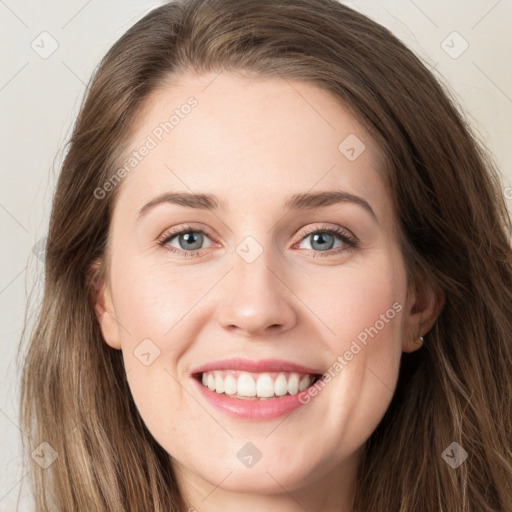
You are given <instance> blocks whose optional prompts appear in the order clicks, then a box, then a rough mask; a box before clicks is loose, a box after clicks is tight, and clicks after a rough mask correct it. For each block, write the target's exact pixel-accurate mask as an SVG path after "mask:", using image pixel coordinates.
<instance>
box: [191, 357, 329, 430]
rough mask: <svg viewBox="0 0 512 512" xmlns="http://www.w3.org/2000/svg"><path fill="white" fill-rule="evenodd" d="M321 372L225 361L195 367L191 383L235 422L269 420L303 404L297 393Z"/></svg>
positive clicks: (269, 363) (282, 363)
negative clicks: (237, 420) (233, 418)
mask: <svg viewBox="0 0 512 512" xmlns="http://www.w3.org/2000/svg"><path fill="white" fill-rule="evenodd" d="M322 375H323V372H322V371H320V370H317V369H313V368H307V367H305V366H302V365H298V364H295V363H291V362H287V361H283V360H277V359H267V360H261V361H253V360H249V359H240V358H235V359H226V360H222V361H216V362H213V363H208V364H206V365H204V366H201V367H199V368H196V369H195V370H194V371H193V372H192V373H191V376H192V380H193V382H194V385H195V386H196V387H197V389H198V391H199V393H200V395H201V396H202V397H203V398H204V399H205V400H206V401H207V402H208V403H209V404H210V405H212V406H213V407H215V408H216V409H218V410H220V411H221V412H223V413H225V414H227V415H229V416H231V417H235V418H237V419H248V420H252V421H255V420H270V419H274V418H279V417H281V416H284V415H287V414H290V413H291V412H292V411H293V410H295V409H298V408H300V407H303V406H304V405H306V404H307V403H309V401H308V402H307V403H305V402H303V401H301V400H300V397H301V393H302V392H307V390H308V389H309V388H310V387H311V386H313V385H314V384H315V382H316V381H317V380H318V379H320V378H321V376H322Z"/></svg>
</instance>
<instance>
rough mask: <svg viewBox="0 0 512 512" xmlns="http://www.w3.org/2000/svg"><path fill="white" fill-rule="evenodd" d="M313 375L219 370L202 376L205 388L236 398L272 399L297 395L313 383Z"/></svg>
mask: <svg viewBox="0 0 512 512" xmlns="http://www.w3.org/2000/svg"><path fill="white" fill-rule="evenodd" d="M313 380H314V377H313V375H302V374H299V373H286V372H280V373H250V372H241V371H235V370H222V371H220V370H217V371H213V372H205V373H203V374H202V377H201V382H202V383H203V386H205V387H207V388H208V389H210V391H215V392H216V393H219V394H221V393H225V394H226V395H232V396H236V398H245V399H249V400H250V399H253V400H254V399H255V397H257V398H272V397H276V396H284V395H286V394H290V395H296V394H297V393H299V392H300V391H304V390H305V389H307V388H308V387H309V386H311V384H312V383H313Z"/></svg>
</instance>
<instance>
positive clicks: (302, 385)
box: [299, 375, 311, 391]
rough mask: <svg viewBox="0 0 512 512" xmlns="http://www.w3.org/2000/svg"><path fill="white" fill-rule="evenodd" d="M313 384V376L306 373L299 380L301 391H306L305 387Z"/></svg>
mask: <svg viewBox="0 0 512 512" xmlns="http://www.w3.org/2000/svg"><path fill="white" fill-rule="evenodd" d="M310 384H311V378H310V376H309V375H304V377H302V379H300V382H299V391H304V390H305V389H307V388H309V386H310Z"/></svg>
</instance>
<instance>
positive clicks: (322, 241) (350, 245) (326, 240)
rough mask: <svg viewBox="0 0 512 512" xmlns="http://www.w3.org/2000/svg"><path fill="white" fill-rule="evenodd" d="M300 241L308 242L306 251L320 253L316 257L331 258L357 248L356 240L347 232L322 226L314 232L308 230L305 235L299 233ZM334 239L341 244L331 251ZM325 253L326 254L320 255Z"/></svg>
mask: <svg viewBox="0 0 512 512" xmlns="http://www.w3.org/2000/svg"><path fill="white" fill-rule="evenodd" d="M301 236H302V240H309V242H310V243H309V245H310V248H308V247H306V249H308V250H312V251H315V252H317V253H318V252H320V254H317V255H315V257H316V256H332V255H333V254H338V253H341V252H344V251H348V250H351V249H355V248H356V247H357V243H358V241H357V239H356V238H355V237H354V235H352V234H351V233H350V232H349V231H347V230H345V229H343V228H341V227H335V228H332V227H327V226H322V227H320V228H316V229H315V230H310V231H308V232H306V233H301ZM336 239H338V240H339V241H341V244H340V245H339V246H338V247H337V248H335V249H334V250H333V246H334V244H335V241H336ZM321 253H326V254H321Z"/></svg>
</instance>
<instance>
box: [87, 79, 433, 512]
mask: <svg viewBox="0 0 512 512" xmlns="http://www.w3.org/2000/svg"><path fill="white" fill-rule="evenodd" d="M292 86H293V87H292ZM191 96H193V97H194V98H196V99H197V106H196V107H195V108H193V109H191V111H190V113H189V114H188V115H186V116H183V118H180V121H179V124H177V125H176V126H175V127H174V129H173V130H172V131H170V132H169V133H167V134H165V135H164V136H163V137H162V140H161V141H158V143H157V145H156V147H154V148H152V149H151V151H150V152H149V154H147V156H145V157H144V158H143V159H141V161H140V163H138V165H137V167H136V169H134V170H133V171H132V172H131V173H130V174H129V175H128V176H127V177H126V178H125V180H124V182H123V183H122V184H121V185H119V186H120V190H118V192H119V196H118V198H117V202H116V206H115V210H114V215H113V219H112V225H111V231H110V238H109V248H108V249H109V258H108V268H107V272H108V276H109V279H108V283H106V284H105V286H104V288H103V291H102V293H100V294H99V296H98V301H97V304H96V312H97V315H98V319H99V321H100V324H101V328H102V332H103V336H104V338H105V341H106V343H108V344H109V345H110V346H111V347H114V348H116V349H119V350H122V353H123V358H124V361H125V365H126V368H127V376H128V380H129V384H130V388H131V391H132V394H133V397H134V400H135V403H136V405H137V407H138V409H139V411H140V414H141V416H142V418H143V420H144V421H145V423H146V425H147V427H148V429H149V430H150V432H151V433H152V435H153V436H154V437H155V439H156V440H157V441H158V442H159V443H160V444H161V446H163V447H164V449H165V450H166V451H167V452H168V453H169V454H170V456H171V457H172V460H173V464H174V467H175V468H176V473H177V478H178V482H179V485H180V488H181V489H182V492H183V494H184V495H185V496H186V498H187V502H188V503H189V504H190V506H191V507H195V509H197V510H198V511H201V512H203V511H204V512H213V511H223V512H230V511H237V512H238V511H240V510H244V511H261V510H272V511H274V512H292V511H293V512H295V511H302V510H308V511H311V512H316V511H324V512H330V511H333V512H334V511H336V512H340V511H347V512H348V511H350V510H351V503H352V499H353V493H354V489H355V484H356V472H357V468H358V466H359V463H360V460H361V455H362V453H363V449H364V443H365V441H366V440H367V439H368V437H369V436H370V435H371V433H372V432H373V431H374V430H375V428H376V427H377V425H378V423H379V422H380V420H381V419H382V417H383V415H384V413H385V411H386V409H387V407H388V406H389V403H390V401H391V398H392V395H393V392H394V390H395V388H396V382H397V377H398V371H399V364H400V358H401V354H402V351H407V352H410V351H413V350H416V349H417V348H418V347H419V345H418V344H417V343H416V342H415V338H417V337H418V336H419V335H424V334H425V333H426V332H427V331H428V330H429V329H430V328H431V326H432V324H433V322H434V321H435V318H436V315H437V313H438V308H439V304H438V301H436V299H435V297H434V296H433V294H431V293H423V292H421V291H419V290H415V289H414V288H413V287H412V286H411V285H410V283H408V282H407V279H406V272H405V266H404V261H403V256H402V254H401V251H400V248H399V245H398V239H397V227H396V218H395V213H394V211H393V209H392V203H391V199H390V196H389V192H388V190H387V189H386V186H385V184H384V180H383V172H384V171H383V164H382V157H381V153H380V150H379V148H378V147H377V145H376V144H375V142H374V141H373V140H372V139H371V138H370V136H369V134H368V133H367V132H366V131H365V130H364V129H363V127H362V126H361V125H360V124H359V123H358V122H357V121H356V119H355V118H354V117H353V116H352V115H351V114H350V113H349V112H348V110H347V109H346V108H344V107H343V106H342V105H340V104H339V102H337V101H336V99H335V98H334V97H333V96H331V95H330V94H329V93H328V92H326V91H323V90H321V89H320V88H318V87H316V86H314V85H311V84H306V83H300V82H297V81H291V80H288V81H286V80H284V79H282V78H272V79H259V78H258V79H256V78H251V79H249V78H244V77H241V76H238V75H235V74H231V73H228V72H223V73H221V74H220V75H219V76H217V77H216V75H215V74H212V75H195V74H191V73H189V74H186V75H184V76H183V77H181V78H180V80H179V81H178V82H177V83H174V84H168V85H166V86H165V87H163V88H162V89H161V90H159V91H158V92H156V93H155V94H153V95H152V96H151V97H150V98H149V100H148V102H147V104H146V106H145V109H144V113H143V115H142V116H141V117H140V118H139V119H137V123H136V126H135V130H134V132H133V136H132V140H131V142H132V147H133V148H139V147H140V146H141V145H143V144H144V141H145V140H147V137H148V135H150V134H153V138H155V136H154V133H155V132H154V130H155V128H156V127H158V126H159V123H161V122H162V121H163V120H165V119H168V118H169V115H170V114H169V113H172V111H173V110H174V109H175V108H177V107H179V106H180V105H183V104H185V103H186V102H187V99H188V98H189V97H191ZM349 135H352V136H355V137H357V139H348V141H349V142H351V143H352V144H348V146H347V147H346V146H343V145H342V148H341V150H340V149H339V145H340V143H342V142H343V141H344V140H345V139H346V138H347V137H348V136H349ZM357 140H358V141H360V142H361V143H362V144H364V150H363V151H362V152H361V148H362V146H357V147H356V150H355V151H354V152H352V151H351V150H350V148H351V147H354V143H355V142H357ZM357 144H359V142H357ZM347 151H348V153H347ZM358 153H360V154H358ZM347 156H348V157H350V158H347ZM354 156H355V157H356V158H354ZM321 191H343V192H345V193H348V194H351V195H352V196H357V198H360V199H362V200H364V201H365V202H366V203H367V204H368V205H369V206H370V208H371V210H372V211H373V213H372V212H371V211H370V209H369V208H368V207H365V206H363V205H362V204H361V202H357V201H356V202H354V201H348V200H347V201H342V202H338V203H335V204H331V205H329V206H316V207H313V208H309V209H302V210H301V209H298V210H296V211H295V210H294V211H290V209H289V208H287V207H286V206H285V201H286V200H287V198H288V197H289V196H290V195H292V194H299V193H316V192H321ZM165 192H188V193H191V192H193V193H208V194H213V195H215V196H217V198H218V199H219V201H222V202H224V203H225V208H219V209H194V208H191V207H186V206H182V205H177V204H171V203H169V202H160V203H158V204H154V205H153V206H151V207H147V208H146V210H145V212H144V213H143V214H142V215H139V212H140V210H141V209H142V208H143V207H144V206H145V205H147V204H148V203H150V202H151V201H153V200H154V199H155V198H157V197H159V196H160V195H161V194H163V193H165ZM181 227H183V228H186V230H185V232H186V233H190V232H196V233H197V232H198V231H199V232H202V233H203V235H202V236H203V238H202V239H201V238H200V239H199V243H200V242H201V240H202V244H201V245H200V248H199V249H194V250H192V251H191V250H188V249H187V245H186V242H185V241H184V239H183V237H182V236H179V235H176V236H174V237H173V238H171V239H170V238H169V236H167V237H166V234H167V235H168V233H169V230H170V229H171V228H181ZM335 228H338V229H341V230H342V232H343V233H344V236H343V237H342V238H340V237H339V236H338V235H336V234H334V235H333V234H329V232H327V233H326V232H325V230H326V229H335ZM315 233H318V234H321V233H324V235H323V236H324V238H323V240H324V242H325V243H324V244H323V246H320V244H316V243H315V241H314V237H313V235H314V234H315ZM196 236H199V235H196ZM247 237H252V239H251V242H250V243H251V244H252V245H249V246H244V243H247ZM165 238H166V241H165V243H166V246H163V245H162V244H160V243H159V241H160V242H161V241H163V240H164V239H165ZM354 242H355V245H353V244H354ZM189 243H190V242H189ZM239 246H242V247H248V248H249V250H250V251H255V250H260V249H261V254H260V255H259V256H258V257H257V258H256V259H255V260H254V261H252V262H250V263H248V262H247V261H246V260H245V259H244V258H243V257H241V255H240V254H241V253H240V252H237V248H238V247H239ZM322 247H323V248H322ZM169 248H171V249H174V250H175V252H171V250H169ZM187 252H189V253H194V254H189V255H188V256H185V253H187ZM393 305H395V306H393ZM391 310H392V311H393V315H392V314H391V313H390V311H391ZM382 315H384V317H383V316H382ZM391 316H392V318H390V317H391ZM381 325H382V327H381V328H377V327H380V326H381ZM372 326H373V327H374V329H376V330H377V331H378V332H377V334H375V333H374V334H373V336H367V343H366V344H362V343H361V342H359V343H358V345H359V347H360V350H359V351H358V352H357V353H354V352H355V350H354V349H353V347H354V345H353V342H354V340H356V341H357V340H358V339H359V340H360V339H361V338H364V336H362V335H361V333H362V332H367V331H365V329H368V328H370V327H372ZM373 332H374V331H373ZM358 336H359V338H358ZM143 340H151V342H150V344H148V345H147V346H146V348H147V350H146V352H148V351H149V353H150V358H151V359H154V360H153V361H152V362H151V364H149V365H146V364H143V363H142V362H141V360H140V359H139V358H138V357H136V353H137V347H138V346H139V345H140V344H141V342H142V341H143ZM146 343H148V342H146ZM148 347H149V348H148ZM155 347H156V348H155ZM134 351H135V353H134ZM347 351H348V352H351V353H352V354H353V356H352V357H350V355H349V354H347ZM155 356H156V357H155ZM338 356H341V357H342V358H343V360H344V361H345V363H346V364H344V365H343V368H342V370H339V371H337V372H335V376H334V377H333V378H332V379H331V380H330V382H329V383H327V384H326V385H325V387H324V388H323V389H322V390H321V391H319V392H318V394H317V395H316V396H315V397H314V398H313V399H312V400H311V401H310V402H309V403H308V404H306V405H303V406H301V407H300V408H298V409H296V410H294V411H293V412H292V413H290V414H289V415H288V416H286V417H284V418H276V419H272V420H266V421H250V420H247V419H243V420H242V419H239V418H233V417H229V416H227V415H226V414H224V413H222V412H221V411H219V410H218V409H216V408H214V407H212V406H211V404H210V403H208V402H207V401H205V399H204V397H203V396H202V395H201V394H200V393H198V390H197V388H196V387H195V386H193V385H192V384H193V382H192V380H191V379H192V377H191V371H192V370H193V369H194V368H196V367H198V366H199V365H203V364H205V363H208V362H210V361H215V360H219V359H225V358H231V357H245V358H249V359H253V360H260V359H267V358H277V359H284V360H287V361H291V362H294V363H297V364H302V365H305V366H309V367H313V368H318V369H321V370H322V372H327V371H328V370H329V369H330V368H331V369H332V367H333V364H334V363H335V362H336V361H337V360H338V361H339V359H337V358H338ZM146 358H148V356H146ZM248 442H251V443H253V444H254V445H255V446H256V447H257V449H258V451H259V452H261V454H262V457H261V459H260V460H259V461H258V463H257V464H255V465H254V466H252V467H246V466H245V465H244V464H242V463H241V461H240V459H239V458H238V457H237V453H238V452H239V450H240V449H241V448H242V447H243V446H244V445H246V443H248Z"/></svg>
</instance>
